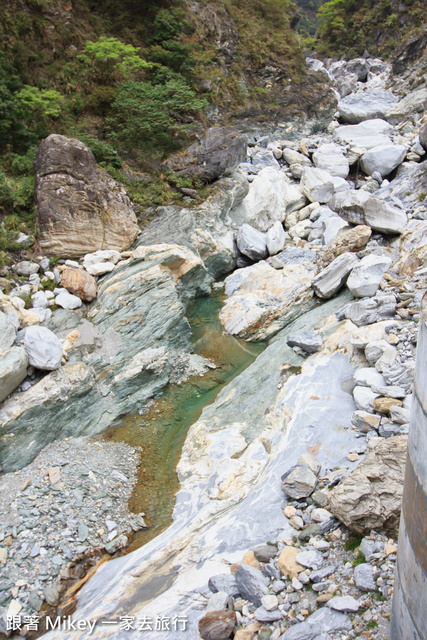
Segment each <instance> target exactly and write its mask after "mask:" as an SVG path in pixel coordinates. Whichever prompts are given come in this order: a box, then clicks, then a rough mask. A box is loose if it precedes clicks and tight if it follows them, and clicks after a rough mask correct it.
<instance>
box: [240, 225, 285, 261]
mask: <svg viewBox="0 0 427 640" xmlns="http://www.w3.org/2000/svg"><path fill="white" fill-rule="evenodd" d="M279 224H280V223H279ZM236 241H237V248H238V249H239V251H240V253H243V255H244V256H246V257H248V258H250V259H251V260H254V261H255V262H256V261H258V260H262V259H263V258H266V257H267V256H268V250H267V236H266V235H265V233H262V232H261V231H258V230H257V229H254V228H253V227H251V225H250V224H243V225H242V226H241V227H240V229H239V230H238V232H237V240H236Z"/></svg>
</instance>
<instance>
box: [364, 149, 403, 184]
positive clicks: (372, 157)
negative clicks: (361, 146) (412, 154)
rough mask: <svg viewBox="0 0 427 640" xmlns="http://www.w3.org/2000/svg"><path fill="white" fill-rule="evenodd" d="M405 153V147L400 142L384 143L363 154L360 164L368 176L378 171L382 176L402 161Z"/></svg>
mask: <svg viewBox="0 0 427 640" xmlns="http://www.w3.org/2000/svg"><path fill="white" fill-rule="evenodd" d="M406 153H407V148H406V147H405V146H403V145H402V144H385V145H380V146H378V147H372V149H370V150H369V151H367V152H366V153H364V154H363V156H362V159H361V161H360V166H361V169H362V171H364V173H366V174H367V175H368V176H371V175H372V174H373V173H375V171H378V172H379V173H380V174H381V175H382V177H385V176H388V174H389V173H391V172H392V171H393V170H394V169H396V167H398V166H399V165H400V164H401V163H402V162H403V161H404V159H405V156H406Z"/></svg>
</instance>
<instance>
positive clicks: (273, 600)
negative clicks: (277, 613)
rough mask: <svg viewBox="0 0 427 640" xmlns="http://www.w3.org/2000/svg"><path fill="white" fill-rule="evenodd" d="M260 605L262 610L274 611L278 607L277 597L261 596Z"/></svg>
mask: <svg viewBox="0 0 427 640" xmlns="http://www.w3.org/2000/svg"><path fill="white" fill-rule="evenodd" d="M261 603H262V606H263V607H264V609H266V610H267V611H274V610H275V609H277V607H278V605H279V601H278V599H277V596H274V595H266V596H263V597H262V598H261Z"/></svg>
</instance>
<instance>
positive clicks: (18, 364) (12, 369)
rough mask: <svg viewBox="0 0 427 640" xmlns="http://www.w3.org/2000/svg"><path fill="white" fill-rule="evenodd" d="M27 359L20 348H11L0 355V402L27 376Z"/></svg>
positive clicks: (23, 350)
mask: <svg viewBox="0 0 427 640" xmlns="http://www.w3.org/2000/svg"><path fill="white" fill-rule="evenodd" d="M27 367H28V357H27V354H26V352H25V349H23V348H22V347H12V348H11V349H9V350H7V351H5V352H4V353H3V354H2V355H0V402H3V400H5V399H6V398H7V396H8V395H9V394H10V393H12V391H14V390H15V389H16V387H17V386H19V385H20V384H21V382H22V381H23V380H24V379H25V378H26V376H27Z"/></svg>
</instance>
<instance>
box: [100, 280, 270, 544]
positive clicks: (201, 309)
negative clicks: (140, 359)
mask: <svg viewBox="0 0 427 640" xmlns="http://www.w3.org/2000/svg"><path fill="white" fill-rule="evenodd" d="M223 300H224V293H223V291H222V290H220V291H214V292H213V293H212V294H211V295H210V296H207V297H205V298H199V299H198V300H196V302H195V303H194V305H193V306H192V307H191V308H190V309H189V311H188V313H187V318H188V320H189V322H190V325H191V329H192V336H193V346H194V351H195V353H197V354H200V355H202V356H205V357H206V358H209V359H210V360H212V361H213V362H214V363H215V365H216V369H213V370H210V371H208V372H207V373H206V374H204V375H203V376H194V377H192V378H190V379H189V380H187V381H186V382H184V383H182V384H181V385H177V384H175V385H169V386H168V387H167V388H166V390H165V391H164V392H163V393H162V395H161V397H160V398H159V399H157V400H156V401H155V402H154V403H153V405H152V406H151V407H150V408H149V410H148V411H147V412H146V413H144V415H142V416H141V415H132V416H129V417H127V418H126V420H124V421H123V422H122V423H121V424H120V425H118V426H115V427H113V428H111V429H110V430H109V431H108V432H107V433H106V434H104V438H105V439H107V440H113V441H119V442H126V443H128V444H130V445H131V446H134V447H141V448H142V451H141V465H140V468H139V474H138V480H137V483H136V486H135V488H134V491H133V494H132V496H131V499H130V502H129V508H130V510H131V511H133V512H134V513H140V512H141V511H142V512H144V513H145V521H146V523H147V525H148V526H149V529H148V530H145V531H143V532H141V533H139V534H137V535H136V536H135V538H134V540H133V542H132V545H131V546H130V548H128V549H127V551H131V550H133V549H135V548H137V547H140V546H142V545H143V544H145V543H147V542H148V541H149V540H151V539H152V538H154V537H155V536H157V535H159V534H160V533H161V532H162V531H164V530H165V529H166V528H167V527H168V526H169V525H170V524H171V522H172V511H173V507H174V503H175V495H176V493H177V492H178V490H179V481H178V476H177V473H176V467H177V464H178V462H179V459H180V456H181V450H182V447H183V444H184V441H185V437H186V435H187V431H188V429H189V428H190V426H191V425H192V424H194V423H195V422H196V421H197V420H198V418H199V417H200V415H201V413H202V410H203V408H204V407H205V406H207V405H209V404H211V403H212V402H213V401H214V400H215V398H216V396H217V394H218V393H219V392H220V390H221V389H222V388H223V387H224V386H225V385H227V384H228V383H229V382H230V381H231V380H233V378H235V377H236V376H237V375H239V374H240V373H241V372H242V371H243V370H244V369H246V367H248V366H249V365H250V364H251V363H252V362H253V361H254V360H255V359H256V357H257V356H258V355H259V354H260V353H261V352H262V351H263V350H264V348H265V346H266V344H265V343H257V344H250V345H248V344H247V343H245V342H244V341H242V340H238V339H236V338H234V337H233V336H230V335H227V334H223V329H222V327H221V325H220V322H219V320H218V313H219V311H220V309H221V307H222V304H223Z"/></svg>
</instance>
